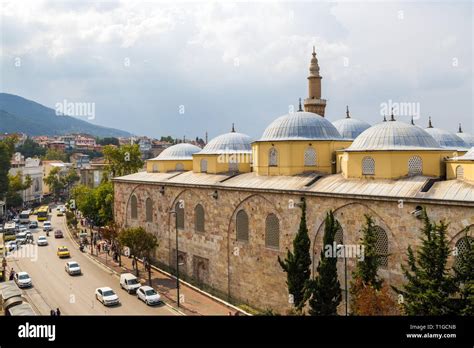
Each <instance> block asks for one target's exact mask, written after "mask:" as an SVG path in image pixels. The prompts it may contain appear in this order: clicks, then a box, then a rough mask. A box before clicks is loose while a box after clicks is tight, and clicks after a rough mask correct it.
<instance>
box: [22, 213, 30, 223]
mask: <svg viewBox="0 0 474 348" xmlns="http://www.w3.org/2000/svg"><path fill="white" fill-rule="evenodd" d="M28 223H30V211H29V210H23V211H22V212H21V213H20V224H28Z"/></svg>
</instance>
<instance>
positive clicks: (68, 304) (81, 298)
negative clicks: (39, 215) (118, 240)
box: [7, 209, 178, 315]
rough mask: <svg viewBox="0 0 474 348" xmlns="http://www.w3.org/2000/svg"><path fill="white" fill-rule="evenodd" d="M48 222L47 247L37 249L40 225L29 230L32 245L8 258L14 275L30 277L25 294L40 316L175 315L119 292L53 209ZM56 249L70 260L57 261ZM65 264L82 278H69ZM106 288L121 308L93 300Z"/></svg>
mask: <svg viewBox="0 0 474 348" xmlns="http://www.w3.org/2000/svg"><path fill="white" fill-rule="evenodd" d="M50 218H51V224H52V226H53V230H52V231H51V232H50V233H49V237H47V238H48V242H49V245H48V246H39V247H38V246H37V245H36V240H37V239H38V236H39V235H46V232H43V231H42V225H43V224H42V223H41V222H40V223H39V228H38V229H36V230H32V233H33V236H34V239H35V245H34V246H25V245H23V246H22V247H21V248H20V249H19V251H18V252H17V253H16V254H14V255H10V256H9V257H8V258H7V260H8V269H10V268H12V267H13V268H14V270H15V271H16V272H19V271H26V272H28V273H29V275H30V277H31V279H32V282H33V287H32V288H29V289H25V290H24V293H25V295H26V297H27V299H28V301H29V302H30V303H31V304H32V306H33V308H35V310H36V311H37V312H39V313H40V314H41V315H50V310H51V309H56V308H58V307H59V309H60V311H61V313H62V314H65V315H178V313H177V312H176V311H174V310H173V309H172V308H170V307H169V306H168V305H165V304H160V305H158V306H154V307H150V306H147V305H146V304H145V303H143V302H142V301H139V300H138V299H137V297H136V296H135V295H129V294H128V293H127V292H126V291H124V290H122V289H121V288H120V284H119V278H118V276H117V275H115V274H114V273H112V272H111V271H109V270H107V269H106V268H105V267H102V266H101V265H99V264H97V263H96V262H94V261H93V260H91V259H90V258H89V257H87V256H86V255H85V254H84V253H82V252H81V251H79V249H78V248H77V247H76V245H75V244H74V243H73V242H72V240H71V239H70V236H69V234H68V232H67V230H66V219H65V217H64V216H62V217H57V216H56V211H55V210H54V209H53V211H52V214H51V216H50ZM30 219H31V220H35V219H36V217H35V216H33V215H32V216H31V217H30ZM56 229H60V230H61V231H62V232H63V234H64V238H60V239H56V238H54V231H55V230H56ZM59 246H66V247H67V248H68V249H69V251H70V253H71V257H70V258H65V259H60V258H59V257H58V256H57V255H56V251H57V248H58V247H59ZM29 248H32V249H29ZM28 250H30V251H31V253H30V254H29V255H28V254H27V253H26V251H28ZM36 256H37V257H36ZM67 261H76V262H78V263H79V265H80V267H81V269H82V275H79V276H70V275H68V274H67V273H66V271H65V270H64V265H65V263H66V262H67ZM105 286H108V287H111V288H112V289H113V290H114V291H115V292H116V294H117V295H118V296H119V299H120V302H121V303H120V305H118V306H114V307H105V306H103V305H102V304H101V303H100V302H99V301H97V300H96V298H95V294H94V293H95V289H96V288H98V287H105Z"/></svg>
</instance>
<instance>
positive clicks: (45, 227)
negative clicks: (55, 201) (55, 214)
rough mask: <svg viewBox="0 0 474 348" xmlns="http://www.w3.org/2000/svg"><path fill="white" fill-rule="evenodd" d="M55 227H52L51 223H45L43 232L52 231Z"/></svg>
mask: <svg viewBox="0 0 474 348" xmlns="http://www.w3.org/2000/svg"><path fill="white" fill-rule="evenodd" d="M52 229H53V227H52V226H51V221H45V222H44V223H43V231H45V232H46V231H51V230H52Z"/></svg>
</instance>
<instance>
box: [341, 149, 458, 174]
mask: <svg viewBox="0 0 474 348" xmlns="http://www.w3.org/2000/svg"><path fill="white" fill-rule="evenodd" d="M451 155H452V151H450V150H441V151H419V150H418V151H416V150H414V151H366V152H345V153H344V155H343V156H342V157H341V163H340V167H341V169H342V173H343V175H344V177H345V178H374V179H397V178H401V177H404V176H407V175H408V160H409V159H410V158H411V157H413V156H419V157H420V158H421V159H422V163H423V166H422V168H423V174H422V175H425V176H443V175H445V173H446V166H445V163H444V160H445V159H446V158H447V157H449V156H451ZM364 157H372V158H373V159H374V160H375V175H362V160H363V158H364Z"/></svg>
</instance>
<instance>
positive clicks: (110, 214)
mask: <svg viewBox="0 0 474 348" xmlns="http://www.w3.org/2000/svg"><path fill="white" fill-rule="evenodd" d="M94 196H95V201H96V208H97V210H98V217H99V221H98V224H99V226H107V225H110V224H112V223H113V221H114V211H113V206H114V186H113V184H112V182H110V181H108V182H102V183H101V184H100V185H99V186H97V187H96V188H95V189H94Z"/></svg>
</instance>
